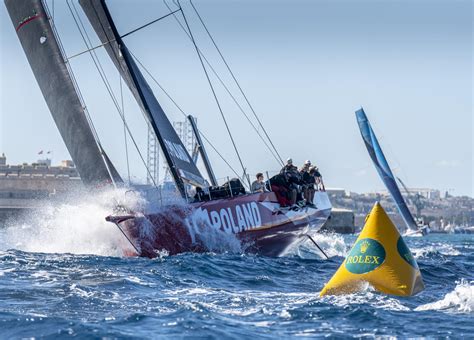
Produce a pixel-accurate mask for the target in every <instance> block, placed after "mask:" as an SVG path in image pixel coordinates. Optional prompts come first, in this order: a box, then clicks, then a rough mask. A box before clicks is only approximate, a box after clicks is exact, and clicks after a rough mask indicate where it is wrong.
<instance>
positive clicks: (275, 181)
mask: <svg viewBox="0 0 474 340" xmlns="http://www.w3.org/2000/svg"><path fill="white" fill-rule="evenodd" d="M268 183H269V187H270V188H271V190H272V191H273V192H274V193H275V195H276V197H277V200H278V203H280V206H281V207H287V206H288V205H290V200H289V199H288V198H289V191H288V182H287V181H286V178H285V176H284V175H282V174H277V175H275V176H273V177H272V178H270V179H269V180H268Z"/></svg>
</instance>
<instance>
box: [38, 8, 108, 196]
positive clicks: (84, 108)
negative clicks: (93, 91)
mask: <svg viewBox="0 0 474 340" xmlns="http://www.w3.org/2000/svg"><path fill="white" fill-rule="evenodd" d="M41 3H42V5H43V7H44V9H45V12H46V16H47V18H48V21H49V23H50V25H51V29H52V33H53V35H54V37H55V38H56V41H57V44H58V47H59V50H60V54H61V57H62V58H63V61H64V64H65V66H66V70H67V72H68V74H69V77H70V79H71V82H72V85H73V87H74V90H75V92H76V95H77V98H78V99H79V102H80V104H81V106H82V111H83V113H84V115H85V117H86V120H87V123H88V125H89V128H90V129H91V133H92V137H93V138H94V141H95V143H96V145H97V148H98V149H99V152H100V155H101V157H102V160H103V161H104V164H105V167H106V169H107V172H108V174H109V176H110V180H111V182H112V185H113V186H114V187H115V188H116V187H117V183H115V179H114V176H113V174H112V171H111V169H110V166H109V163H108V161H107V157H106V155H105V151H104V149H103V148H102V144H101V143H100V139H99V136H98V135H97V131H96V130H95V126H94V124H93V122H92V118H91V117H90V114H89V110H88V109H87V106H86V104H85V102H84V97H83V96H82V92H81V90H80V88H79V85H78V84H77V80H76V77H75V76H74V73H73V71H72V68H71V65H70V63H69V62H68V60H67V57H66V51H65V50H64V46H63V44H62V42H61V38H60V37H59V33H58V31H57V29H56V25H55V23H54V20H52V17H51V12H50V10H49V7H48V3H47V2H46V1H41Z"/></svg>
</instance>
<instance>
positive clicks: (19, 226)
mask: <svg viewBox="0 0 474 340" xmlns="http://www.w3.org/2000/svg"><path fill="white" fill-rule="evenodd" d="M165 203H166V204H172V205H173V206H174V208H176V205H182V206H183V211H186V209H187V210H189V213H191V210H190V209H188V208H186V206H185V205H184V202H183V200H178V199H176V198H175V197H174V196H173V197H170V199H168V200H166V202H165ZM117 207H123V208H124V213H127V212H126V211H134V212H136V213H137V214H138V215H140V214H141V213H145V212H146V213H150V212H161V213H165V214H167V216H168V217H169V218H176V219H179V220H181V219H182V215H180V214H177V213H176V212H174V210H173V209H168V207H167V206H163V207H161V206H159V204H157V202H155V200H154V201H153V202H152V203H149V202H148V201H147V200H146V199H145V198H144V197H143V196H142V195H141V194H140V193H138V192H137V191H133V190H128V189H126V188H122V189H110V190H103V191H100V192H99V191H96V192H93V193H91V192H84V191H81V192H74V193H71V194H70V195H69V196H68V197H66V198H64V200H62V201H58V200H51V201H44V202H42V203H41V205H40V206H39V207H38V208H37V209H35V210H34V211H32V212H31V214H29V215H25V216H23V217H21V218H19V219H18V220H16V221H14V222H12V223H10V224H9V225H7V226H6V228H4V229H0V250H7V249H12V248H13V249H18V250H22V251H29V252H44V253H72V254H95V255H104V256H123V255H124V254H126V253H134V251H133V248H132V246H131V245H130V244H129V242H128V240H127V239H126V238H125V237H124V236H123V235H122V233H121V232H120V230H119V229H118V228H117V226H115V225H114V224H113V223H110V222H107V221H105V218H106V217H107V216H109V215H111V214H112V213H113V212H114V210H117ZM167 209H168V210H167ZM119 213H121V212H119ZM192 216H193V220H194V222H195V223H193V224H192V226H193V227H190V226H189V225H188V231H189V233H190V235H191V237H192V238H193V240H194V241H195V242H196V243H197V244H199V245H201V246H203V247H204V248H205V249H207V250H208V251H211V252H225V251H227V252H232V253H240V252H241V251H242V249H241V246H240V242H239V240H238V239H237V238H236V237H235V235H234V234H228V233H225V232H223V231H221V230H215V228H213V227H212V226H211V225H209V223H208V221H206V220H205V219H202V221H201V218H200V217H199V216H197V217H195V216H194V215H192ZM207 220H208V219H207ZM143 222H144V223H142V225H141V227H140V239H141V240H142V241H143V240H153V239H154V232H155V228H154V227H153V226H151V225H150V222H149V221H148V220H147V219H143ZM180 222H182V221H176V223H180ZM159 256H160V257H163V256H166V254H165V253H164V252H161V253H160V254H159Z"/></svg>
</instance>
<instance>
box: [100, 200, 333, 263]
mask: <svg viewBox="0 0 474 340" xmlns="http://www.w3.org/2000/svg"><path fill="white" fill-rule="evenodd" d="M314 203H315V205H316V206H317V208H309V207H305V208H302V209H299V210H297V211H293V210H285V209H280V205H279V204H278V201H277V199H276V196H275V194H274V193H273V192H270V193H264V194H249V195H244V196H237V197H234V198H227V199H220V200H214V201H208V202H199V203H192V204H188V205H172V206H168V207H166V209H163V211H161V212H158V213H154V214H148V215H140V214H136V215H131V216H111V217H109V218H108V219H109V220H110V221H112V222H114V223H116V224H118V225H119V226H120V227H121V229H122V230H123V231H124V233H125V234H126V235H127V236H128V238H129V239H130V240H131V241H132V242H133V243H134V245H135V246H136V248H138V250H139V252H140V254H139V255H140V256H147V257H155V256H157V252H159V251H166V252H167V253H168V254H170V255H174V254H178V253H183V252H203V251H210V250H211V251H212V250H214V249H213V248H212V245H211V248H210V245H209V242H210V239H212V241H213V243H214V245H213V246H214V247H215V246H218V248H219V249H220V250H221V251H225V250H231V249H225V247H226V245H225V242H224V243H223V240H224V238H222V236H228V238H227V239H229V238H230V239H232V238H233V239H234V240H235V241H236V242H237V243H239V244H240V247H241V250H242V251H244V252H249V253H257V254H262V255H267V256H282V255H284V254H285V253H287V252H288V251H289V250H291V249H292V248H293V247H295V246H297V245H298V244H299V243H301V242H302V241H304V240H305V239H306V234H307V233H308V231H309V229H310V228H315V229H317V230H319V228H321V227H322V225H323V224H324V223H325V222H326V220H327V218H328V217H329V215H330V213H331V205H330V203H329V199H328V197H327V195H326V193H325V192H317V193H316V196H315V200H314ZM232 235H233V236H232ZM215 243H219V244H217V245H216V244H215ZM219 246H222V247H219ZM222 248H224V249H222Z"/></svg>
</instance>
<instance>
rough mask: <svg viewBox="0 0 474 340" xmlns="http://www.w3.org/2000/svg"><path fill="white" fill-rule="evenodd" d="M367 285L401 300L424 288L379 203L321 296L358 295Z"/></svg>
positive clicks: (419, 274)
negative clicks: (400, 297)
mask: <svg viewBox="0 0 474 340" xmlns="http://www.w3.org/2000/svg"><path fill="white" fill-rule="evenodd" d="M367 283H368V284H370V285H372V286H373V287H374V288H375V289H376V290H378V291H380V292H382V293H386V294H392V295H399V296H412V295H415V294H416V293H418V292H421V291H422V290H423V289H424V288H425V285H424V284H423V279H422V277H421V273H420V269H419V268H418V264H417V263H416V261H415V259H414V258H413V255H412V254H411V252H410V249H408V247H407V245H406V244H405V241H404V240H403V238H402V237H401V235H400V233H399V232H398V230H397V228H396V227H395V226H394V225H393V223H392V221H391V220H390V218H389V217H388V216H387V213H386V212H385V210H383V208H382V206H381V205H380V204H379V203H378V202H377V203H375V205H374V207H373V208H372V211H371V212H370V214H369V216H368V217H367V219H366V222H365V226H364V228H363V229H362V232H361V233H360V235H359V237H358V238H357V241H356V242H355V244H354V245H353V246H352V249H351V251H350V252H349V255H348V256H347V257H346V259H345V260H344V262H343V263H342V265H341V266H340V267H339V269H338V270H337V272H336V273H335V274H334V276H333V277H332V278H331V280H329V282H328V283H327V284H326V285H325V286H324V288H323V290H322V291H321V293H320V296H323V295H340V294H350V293H355V292H357V291H360V290H362V289H364V287H366V286H367Z"/></svg>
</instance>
